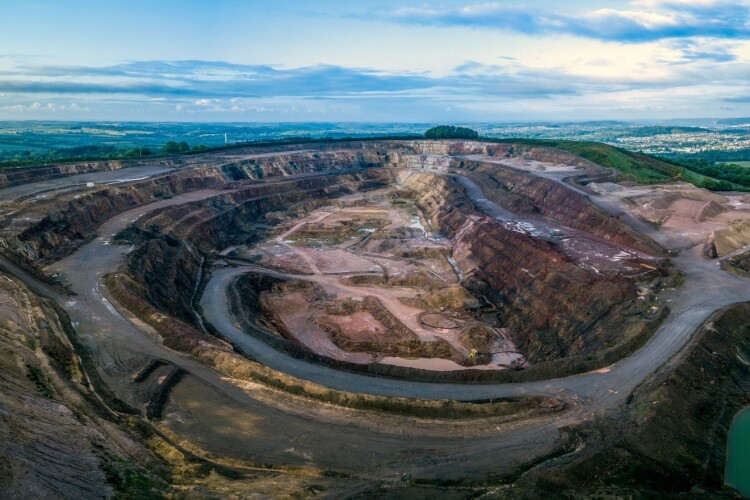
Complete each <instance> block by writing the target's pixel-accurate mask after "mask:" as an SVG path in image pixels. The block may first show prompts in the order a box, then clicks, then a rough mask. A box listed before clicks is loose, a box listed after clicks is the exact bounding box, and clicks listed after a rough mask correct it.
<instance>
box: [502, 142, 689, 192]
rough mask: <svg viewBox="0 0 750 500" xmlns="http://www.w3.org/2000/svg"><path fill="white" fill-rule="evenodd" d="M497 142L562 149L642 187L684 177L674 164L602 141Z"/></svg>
mask: <svg viewBox="0 0 750 500" xmlns="http://www.w3.org/2000/svg"><path fill="white" fill-rule="evenodd" d="M497 142H513V143H516V144H526V145H529V146H542V147H550V148H557V149H561V150H563V151H567V152H569V153H573V154H574V155H576V156H580V157H581V158H584V159H586V160H589V161H591V162H594V163H596V164H598V165H601V166H603V167H608V168H613V169H615V170H617V171H618V172H620V179H621V180H630V181H634V182H638V183H640V184H654V183H658V182H665V181H671V180H677V179H679V178H680V177H681V174H682V168H681V167H680V166H679V165H675V164H674V163H670V162H667V161H664V160H662V159H659V158H655V157H653V156H649V155H645V154H642V153H634V152H632V151H626V150H624V149H620V148H617V147H614V146H609V145H607V144H602V143H599V142H587V141H556V140H546V139H501V140H499V141H497Z"/></svg>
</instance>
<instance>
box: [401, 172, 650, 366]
mask: <svg viewBox="0 0 750 500" xmlns="http://www.w3.org/2000/svg"><path fill="white" fill-rule="evenodd" d="M402 182H403V183H404V184H405V185H406V186H408V187H410V188H411V189H413V191H414V192H415V193H416V196H417V201H418V203H419V204H420V205H421V206H422V207H423V208H424V210H425V211H426V212H427V213H428V214H429V215H430V217H431V218H432V220H433V221H436V222H437V223H438V225H439V227H440V229H441V230H442V231H443V232H444V233H445V234H446V235H448V236H449V237H450V238H451V239H452V240H453V243H454V249H453V259H455V261H456V262H457V263H458V265H459V266H460V267H461V269H462V270H463V272H464V275H465V276H466V281H467V283H468V288H469V289H471V290H472V291H473V292H474V293H475V294H476V295H477V296H480V297H481V296H484V297H485V298H486V299H487V300H489V301H490V302H491V303H493V304H495V305H496V306H497V308H498V310H499V312H498V317H499V318H500V320H501V322H503V323H504V326H507V327H510V328H511V330H512V331H513V332H514V337H513V341H514V342H515V344H516V345H517V346H519V347H520V348H521V349H522V350H523V351H524V352H525V354H526V355H527V357H528V358H529V359H531V360H532V361H542V360H550V359H556V358H560V357H566V356H573V355H578V354H587V353H591V352H594V351H596V350H598V349H602V348H605V347H607V346H612V345H614V344H616V343H618V342H620V341H622V338H619V336H620V335H621V334H622V330H623V328H622V326H623V324H622V322H623V315H624V312H625V311H626V310H627V309H629V308H631V307H633V305H634V301H635V300H636V299H637V287H636V286H635V283H634V282H633V281H632V280H631V279H628V278H623V277H617V276H611V277H605V276H600V275H598V274H596V273H594V272H591V271H586V270H584V269H581V268H580V267H578V266H576V265H575V264H574V263H573V262H571V261H570V259H569V258H568V257H566V256H565V255H564V254H563V253H562V252H561V251H560V250H558V249H556V248H554V247H553V246H552V245H551V244H549V243H547V242H544V241H541V240H539V239H536V238H533V237H531V236H529V235H527V234H523V233H519V232H516V231H512V230H509V229H507V228H505V227H504V226H503V225H501V224H499V223H498V222H497V221H496V220H494V219H492V218H490V217H486V216H483V215H481V214H479V213H478V212H477V211H476V210H475V209H474V207H473V204H472V203H471V202H470V201H469V200H468V199H467V198H466V197H465V195H464V193H463V190H462V189H461V188H460V186H458V185H457V184H455V183H453V182H451V181H449V180H447V179H446V178H442V177H437V176H434V175H429V174H406V175H404V176H402ZM569 216H571V217H574V216H575V213H574V212H570V213H569ZM623 234H625V235H626V236H627V233H623ZM467 283H465V284H467Z"/></svg>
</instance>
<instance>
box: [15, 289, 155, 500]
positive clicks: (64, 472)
mask: <svg viewBox="0 0 750 500" xmlns="http://www.w3.org/2000/svg"><path fill="white" fill-rule="evenodd" d="M0 351H1V352H2V355H0V491H2V492H3V496H4V498H109V497H111V496H113V493H114V489H113V484H114V483H113V482H112V479H113V477H115V476H118V474H119V473H120V472H121V470H120V469H121V468H122V467H129V466H126V464H128V463H129V462H130V461H131V460H130V458H125V457H133V456H138V457H140V458H143V457H145V456H147V452H146V451H145V449H143V448H142V447H141V446H140V445H137V444H135V442H134V441H131V440H130V438H128V437H127V436H126V435H124V434H123V433H122V432H121V431H119V430H117V429H116V427H115V426H114V425H113V424H111V423H108V422H107V421H106V420H104V419H102V418H100V417H97V416H95V415H96V414H97V411H98V410H96V407H95V405H94V404H92V403H91V402H90V399H91V398H90V393H89V389H88V387H87V386H86V383H85V382H84V381H83V379H82V374H81V366H80V364H79V363H78V360H77V357H76V356H75V354H74V352H73V349H72V347H71V346H70V344H69V343H68V340H67V338H66V336H65V334H64V332H63V330H62V326H61V324H60V323H59V322H58V320H57V316H56V314H55V313H54V311H53V310H52V309H51V308H50V307H49V305H48V304H47V303H46V302H44V301H42V300H40V299H39V298H38V297H36V296H35V295H34V294H33V293H31V292H30V291H29V290H28V289H27V288H26V287H25V286H23V285H22V284H20V283H19V282H17V281H15V280H12V279H10V278H7V277H5V276H2V275H0ZM122 445H125V446H126V447H127V450H126V451H125V450H123V449H122V448H121V446H122ZM157 469H158V467H157ZM128 473H132V474H133V476H132V477H133V478H135V477H136V476H139V475H140V474H141V472H138V471H137V470H136V469H135V468H133V469H131V470H129V472H128Z"/></svg>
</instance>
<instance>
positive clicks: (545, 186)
mask: <svg viewBox="0 0 750 500" xmlns="http://www.w3.org/2000/svg"><path fill="white" fill-rule="evenodd" d="M463 168H464V169H465V170H467V171H468V172H467V175H468V176H469V177H471V178H472V179H474V180H476V181H477V183H478V184H479V185H480V186H482V187H484V189H483V192H484V193H485V194H486V195H487V197H488V198H489V199H491V200H492V201H494V202H496V203H498V204H499V205H501V206H503V207H504V208H506V209H508V210H510V211H513V212H520V213H531V214H541V215H544V216H547V217H550V218H552V219H554V220H557V221H559V222H560V223H561V224H563V225H565V226H568V227H572V228H575V229H581V230H583V231H586V232H588V233H591V234H594V235H597V236H600V237H602V238H605V239H608V240H611V241H614V242H616V243H619V244H621V245H625V246H627V247H630V248H634V249H638V250H641V251H644V252H646V253H649V254H656V255H658V254H661V253H662V252H663V249H662V248H661V247H660V246H659V245H658V244H657V243H656V242H654V241H653V240H651V239H650V238H648V237H646V236H644V235H641V234H639V233H637V232H635V231H633V230H632V229H630V228H629V227H628V226H626V225H625V224H623V223H621V222H620V221H619V220H617V219H616V218H615V217H613V216H611V215H610V214H608V213H606V212H604V211H603V210H602V209H600V208H599V207H597V206H596V205H594V204H593V203H591V202H590V201H589V200H588V199H587V197H586V196H585V195H583V194H581V193H577V192H575V191H572V190H570V189H567V188H565V187H564V186H562V185H560V184H559V183H557V182H555V181H552V180H549V179H544V178H541V177H537V176H534V175H531V174H528V173H525V172H522V171H519V170H515V169H512V168H508V167H502V166H499V165H488V164H481V163H470V162H464V164H463Z"/></svg>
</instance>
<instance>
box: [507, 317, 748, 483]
mask: <svg viewBox="0 0 750 500" xmlns="http://www.w3.org/2000/svg"><path fill="white" fill-rule="evenodd" d="M749 316H750V303H743V304H737V305H734V306H731V307H728V308H726V309H724V310H723V311H720V312H718V313H717V314H715V315H714V317H713V318H711V321H710V322H708V323H707V324H706V325H705V326H704V327H703V328H702V329H701V330H700V331H699V332H698V333H697V334H696V335H697V338H696V339H695V342H694V344H693V345H692V346H691V349H690V351H689V353H688V354H687V355H686V356H685V357H684V358H683V360H682V361H681V362H680V364H679V366H677V367H676V369H675V370H674V371H672V372H671V373H669V374H668V375H665V376H664V377H661V378H656V379H654V380H651V381H647V382H646V383H645V384H644V385H643V386H642V387H641V388H639V389H638V390H637V391H636V392H635V394H634V398H632V400H631V401H630V402H629V404H628V405H627V406H626V407H625V409H624V410H623V411H622V412H620V413H618V414H616V415H613V416H611V417H608V418H606V419H603V420H599V421H596V422H595V423H592V424H589V425H586V426H584V427H583V428H581V429H579V430H578V435H579V436H580V438H581V439H582V440H583V441H584V442H585V445H584V444H583V443H582V445H581V446H579V447H578V449H579V450H581V451H580V452H578V453H576V454H575V455H574V456H572V457H571V459H570V460H566V461H564V462H556V463H555V462H552V463H550V464H549V465H548V466H544V467H539V468H537V470H535V471H533V472H531V473H530V474H528V475H527V476H526V478H524V480H523V481H521V482H520V484H518V485H516V487H515V488H514V490H513V492H512V493H516V494H517V495H511V496H512V497H513V498H516V497H518V498H547V497H550V498H552V497H554V498H580V497H592V496H596V497H599V498H696V497H697V498H739V496H737V495H736V494H733V493H732V492H730V491H729V488H727V487H725V486H724V485H723V482H724V467H725V462H726V448H727V446H726V442H727V435H728V432H729V427H730V426H731V423H732V419H733V418H734V416H735V415H736V414H737V412H738V411H740V410H741V409H743V408H744V407H746V406H747V405H748V393H749V392H750V371H748V368H747V360H749V359H750V335H749V334H750V330H749V329H748V321H747V318H748V317H749ZM678 420H679V425H676V422H677V421H678ZM521 492H523V494H521Z"/></svg>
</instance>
